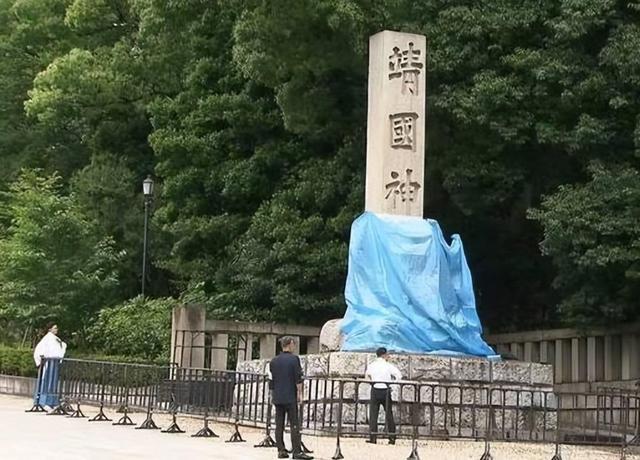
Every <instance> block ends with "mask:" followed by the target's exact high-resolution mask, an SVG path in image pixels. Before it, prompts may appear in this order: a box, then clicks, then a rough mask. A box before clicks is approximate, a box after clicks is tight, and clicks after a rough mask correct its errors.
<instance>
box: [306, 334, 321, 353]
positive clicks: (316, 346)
mask: <svg viewBox="0 0 640 460" xmlns="http://www.w3.org/2000/svg"><path fill="white" fill-rule="evenodd" d="M319 352H320V337H309V338H308V339H307V354H308V355H312V354H315V353H319Z"/></svg>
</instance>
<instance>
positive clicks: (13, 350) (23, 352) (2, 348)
mask: <svg viewBox="0 0 640 460" xmlns="http://www.w3.org/2000/svg"><path fill="white" fill-rule="evenodd" d="M66 357H67V358H71V359H81V360H93V361H105V362H109V363H128V364H154V365H156V366H167V365H168V362H167V360H166V359H164V358H156V359H151V360H150V359H145V358H140V357H132V356H113V355H104V354H92V353H83V352H78V351H75V350H70V351H69V353H67V356H66ZM137 372H142V371H140V370H138V371H137ZM154 372H155V371H154ZM0 374H4V375H16V376H21V377H36V376H37V374H38V370H37V368H36V365H35V362H34V361H33V350H31V349H30V348H23V347H10V346H6V345H0Z"/></svg>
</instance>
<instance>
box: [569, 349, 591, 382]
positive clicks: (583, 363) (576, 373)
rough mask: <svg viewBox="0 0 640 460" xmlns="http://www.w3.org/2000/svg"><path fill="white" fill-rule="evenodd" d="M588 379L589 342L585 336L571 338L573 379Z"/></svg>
mask: <svg viewBox="0 0 640 460" xmlns="http://www.w3.org/2000/svg"><path fill="white" fill-rule="evenodd" d="M586 380H587V342H586V340H585V339H584V338H574V339H571V381H572V382H584V381H586Z"/></svg>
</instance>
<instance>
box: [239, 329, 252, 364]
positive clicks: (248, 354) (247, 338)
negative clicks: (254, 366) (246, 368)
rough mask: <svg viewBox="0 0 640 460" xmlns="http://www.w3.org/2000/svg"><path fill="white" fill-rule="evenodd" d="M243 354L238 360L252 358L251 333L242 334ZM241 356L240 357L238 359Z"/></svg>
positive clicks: (249, 359)
mask: <svg viewBox="0 0 640 460" xmlns="http://www.w3.org/2000/svg"><path fill="white" fill-rule="evenodd" d="M242 354H243V356H242V357H238V358H239V359H238V361H251V360H252V359H253V335H252V334H245V335H244V350H243V351H242ZM240 358H242V359H240Z"/></svg>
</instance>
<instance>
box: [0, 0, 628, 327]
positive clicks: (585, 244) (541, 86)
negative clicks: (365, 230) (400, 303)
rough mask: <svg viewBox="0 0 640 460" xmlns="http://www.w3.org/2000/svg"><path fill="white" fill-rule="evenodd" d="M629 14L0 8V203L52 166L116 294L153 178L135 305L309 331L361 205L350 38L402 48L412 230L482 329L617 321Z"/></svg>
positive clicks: (362, 94)
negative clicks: (406, 40)
mask: <svg viewBox="0 0 640 460" xmlns="http://www.w3.org/2000/svg"><path fill="white" fill-rule="evenodd" d="M639 20H640V3H639V2H637V1H635V0H634V1H627V2H614V1H612V0H567V1H564V2H560V3H558V2H555V1H550V0H543V1H532V0H518V1H516V0H497V1H491V2H489V1H483V2H468V1H460V2H443V1H441V0H425V1H421V2H413V1H409V0H393V1H386V0H384V1H377V2H370V1H363V0H282V1H278V2H265V1H258V0H230V1H222V0H220V1H208V2H205V1H202V0H185V1H181V2H167V1H165V0H108V1H107V0H100V1H95V0H93V1H88V0H46V1H35V0H0V52H2V53H3V59H2V60H0V161H2V164H3V169H2V171H0V190H5V191H6V190H9V187H10V184H12V183H14V182H15V181H16V180H18V182H16V183H18V184H19V183H21V182H24V180H25V179H24V178H22V179H18V171H19V170H20V168H23V167H25V166H27V167H39V168H42V169H43V170H44V171H46V172H47V174H48V175H49V176H46V175H45V176H43V177H51V176H50V175H51V174H52V173H53V172H54V171H56V172H57V174H58V175H59V176H56V177H59V178H57V179H56V180H55V182H56V188H55V195H56V196H57V197H58V198H59V199H69V200H72V201H73V203H74V204H73V206H79V207H80V208H81V209H82V210H83V211H82V213H83V216H84V217H83V219H85V221H86V223H87V230H86V231H87V232H89V233H91V235H89V234H88V233H85V235H86V236H87V238H88V240H89V241H91V242H92V243H91V244H94V243H95V242H96V241H103V239H104V238H105V237H107V236H108V237H110V238H111V240H110V241H111V243H110V244H111V247H112V250H114V251H118V252H122V253H123V256H122V257H121V259H119V263H118V264H116V266H115V272H114V273H116V275H117V278H118V287H117V290H116V294H115V297H116V300H117V301H125V300H126V299H127V298H131V297H132V296H134V295H135V294H136V292H137V288H138V286H139V282H140V275H139V272H140V270H139V260H140V258H141V244H140V238H141V226H142V213H141V205H142V202H141V197H140V191H139V188H140V183H141V181H142V179H143V178H144V177H146V175H147V174H150V173H153V174H154V176H155V177H156V179H157V180H156V182H157V183H158V185H159V187H158V193H157V195H156V199H155V201H154V205H153V211H154V218H153V225H152V241H151V248H152V251H151V262H152V270H151V279H150V289H151V293H152V294H153V295H156V296H173V297H174V298H180V297H181V298H183V299H192V300H193V299H197V300H198V301H201V302H204V303H206V304H207V305H208V306H209V308H210V310H211V313H213V314H215V315H217V316H220V317H225V318H238V319H241V318H242V319H265V320H277V321H290V322H312V323H316V324H321V323H322V322H323V321H324V320H326V319H327V318H329V317H335V316H337V315H340V314H342V312H343V311H344V308H345V305H344V299H343V295H342V291H343V285H344V278H345V275H346V259H347V244H348V238H349V228H350V225H351V222H352V221H353V219H354V218H355V217H356V216H357V215H358V214H359V213H360V212H361V211H362V209H363V196H364V190H363V188H364V165H365V155H364V152H365V145H366V138H365V133H366V130H365V124H366V100H367V88H366V80H367V62H368V56H367V52H368V50H367V40H368V37H369V36H370V35H371V34H374V33H376V32H378V31H380V30H383V29H391V30H401V31H407V32H414V33H421V34H425V35H426V36H427V37H428V41H429V49H428V82H427V83H428V84H427V89H428V93H427V110H428V120H427V129H428V136H427V152H426V156H427V169H426V171H427V183H426V187H425V193H426V196H425V216H427V217H431V218H436V219H438V220H439V221H440V222H441V224H442V226H443V228H444V229H445V230H446V231H447V232H450V233H453V232H457V233H460V234H461V235H462V237H463V239H464V241H465V247H466V251H467V254H468V257H469V262H470V265H471V269H472V273H473V274H474V277H475V285H476V293H477V299H478V305H479V310H480V315H481V318H482V319H483V322H484V323H485V324H486V325H488V326H489V328H491V329H494V330H496V329H504V330H506V329H515V328H522V327H527V328H530V327H539V326H544V325H551V324H554V323H556V322H558V321H566V322H569V323H588V322H593V321H600V320H601V319H602V318H606V319H608V320H612V321H613V320H627V319H634V318H636V317H637V313H638V312H637V306H636V305H635V304H634V298H635V297H637V296H636V294H637V289H638V285H637V276H636V272H637V258H636V250H635V249H637V248H636V246H637V245H638V234H637V231H636V229H635V226H636V225H635V222H634V217H636V214H635V213H636V212H637V211H636V210H637V201H635V195H634V194H635V192H634V191H635V190H636V189H637V184H636V181H637V179H636V175H637V173H638V167H639V165H638V158H640V156H639V152H640V113H639V112H638V108H637V107H638V106H639V104H638V102H639V100H640V94H639V90H640V27H639V26H638V24H639V23H640V22H639ZM4 165H6V167H4ZM42 180H44V179H42ZM51 193H53V192H51ZM8 199H9V198H6V197H5V198H2V199H0V209H2V211H3V212H2V213H1V215H0V228H3V229H4V230H3V231H4V232H5V234H7V235H8V234H9V233H7V232H9V228H10V225H12V224H11V222H13V221H14V219H15V216H14V215H13V213H14V208H13V207H12V206H13V205H10V204H9V203H10V201H7V200H8ZM528 216H529V217H530V218H528ZM540 242H542V243H541V245H540ZM541 248H542V251H541V250H540V249H541ZM34 276H35V274H34ZM39 276H40V275H39ZM4 289H5V291H6V290H7V288H6V287H5V288H4ZM25 305H26V304H25ZM558 305H560V306H561V308H559V309H557V308H556V306H558ZM92 308H93V307H92ZM96 308H97V307H96Z"/></svg>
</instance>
